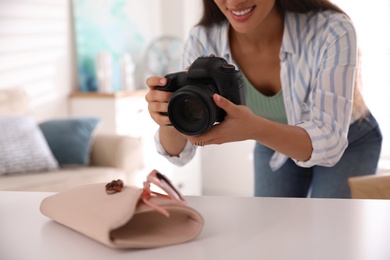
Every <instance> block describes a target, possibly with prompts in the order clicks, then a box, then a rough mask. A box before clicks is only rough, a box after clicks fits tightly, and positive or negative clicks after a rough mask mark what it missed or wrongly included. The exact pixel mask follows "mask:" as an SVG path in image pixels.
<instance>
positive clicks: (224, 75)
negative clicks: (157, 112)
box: [157, 55, 245, 136]
mask: <svg viewBox="0 0 390 260" xmlns="http://www.w3.org/2000/svg"><path fill="white" fill-rule="evenodd" d="M165 78H166V79H167V80H168V82H167V85H166V86H164V87H158V88H157V89H159V90H162V91H168V92H174V93H173V94H172V96H171V98H170V100H169V103H168V113H167V114H166V113H164V114H165V115H167V116H169V119H170V120H171V123H172V125H173V126H174V127H175V128H176V129H177V130H178V131H179V132H181V133H183V134H186V135H192V136H196V135H200V134H203V133H205V132H206V131H208V130H209V129H210V128H211V127H212V126H214V125H215V124H218V123H220V122H221V121H223V119H224V117H225V115H226V112H225V111H224V110H223V109H221V108H219V107H218V106H217V105H216V104H215V103H214V101H213V98H212V97H213V95H214V94H215V93H216V94H219V95H221V96H223V97H225V98H227V99H229V100H230V101H231V102H233V103H234V104H236V105H243V104H244V103H245V90H244V82H243V77H242V75H241V73H240V71H239V70H237V69H236V67H235V66H234V65H232V64H229V63H227V61H226V60H225V59H223V58H221V57H216V56H214V55H210V56H201V57H199V58H197V59H196V60H195V61H194V62H193V63H192V64H191V66H190V68H189V69H188V71H180V72H176V73H170V74H167V75H165Z"/></svg>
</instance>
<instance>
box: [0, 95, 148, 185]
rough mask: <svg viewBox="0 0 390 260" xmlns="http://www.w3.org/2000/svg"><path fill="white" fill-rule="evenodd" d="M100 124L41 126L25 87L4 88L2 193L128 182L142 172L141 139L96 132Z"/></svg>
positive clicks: (0, 102) (59, 121)
mask: <svg viewBox="0 0 390 260" xmlns="http://www.w3.org/2000/svg"><path fill="white" fill-rule="evenodd" d="M99 124H100V119H99V118H92V117H91V118H88V117H83V118H81V117H80V118H71V117H68V118H54V119H50V120H45V121H42V122H38V121H37V120H36V119H35V118H34V116H33V113H32V111H31V107H30V105H29V99H28V96H27V94H26V92H25V91H24V90H23V89H5V90H0V190H6V191H50V192H59V191H63V190H67V189H69V188H73V187H76V186H80V185H85V184H90V183H100V182H110V181H112V180H116V179H122V180H123V181H124V182H125V183H126V182H128V181H130V180H131V179H132V178H133V177H132V175H134V174H136V173H137V172H138V171H142V169H143V158H142V157H143V156H142V149H143V148H142V142H141V140H140V139H138V138H133V137H130V136H124V135H115V134H97V133H96V129H97V128H98V127H99ZM95 133H96V134H95Z"/></svg>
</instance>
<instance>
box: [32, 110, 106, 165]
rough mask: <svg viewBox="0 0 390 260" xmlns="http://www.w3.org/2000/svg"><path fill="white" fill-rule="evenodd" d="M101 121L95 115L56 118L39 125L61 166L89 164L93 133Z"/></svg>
mask: <svg viewBox="0 0 390 260" xmlns="http://www.w3.org/2000/svg"><path fill="white" fill-rule="evenodd" d="M99 121H100V119H98V118H94V117H80V118H66V119H55V120H49V121H46V122H43V123H41V124H39V127H40V128H41V130H42V132H43V135H44V136H45V138H46V140H47V142H48V144H49V147H50V149H51V151H52V152H53V154H54V156H55V158H56V159H57V161H58V163H59V164H60V165H61V166H63V165H88V164H89V158H90V151H91V145H92V134H93V132H94V130H95V128H96V126H97V125H98V123H99Z"/></svg>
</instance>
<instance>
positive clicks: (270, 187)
mask: <svg viewBox="0 0 390 260" xmlns="http://www.w3.org/2000/svg"><path fill="white" fill-rule="evenodd" d="M348 143H349V145H348V147H347V149H346V150H345V152H344V154H343V156H342V157H341V159H340V161H339V162H338V163H337V164H336V165H334V166H332V167H323V166H313V167H310V168H303V167H300V166H297V165H296V164H295V163H294V161H292V160H291V159H288V160H287V161H286V163H285V164H284V165H283V166H282V167H281V168H280V169H278V170H277V171H275V172H273V171H272V170H271V168H270V167H269V161H270V158H271V156H272V155H273V153H274V151H273V150H271V149H269V148H268V147H266V146H263V145H262V144H260V143H256V146H255V151H254V167H255V181H254V183H255V189H254V190H255V196H256V197H312V198H351V192H350V189H349V186H348V178H349V177H352V176H361V175H368V174H375V173H376V170H377V167H378V161H379V156H380V152H381V146H382V134H381V131H380V128H379V126H378V123H377V121H376V120H375V118H374V117H373V116H372V115H371V114H369V115H368V116H367V118H365V119H363V121H359V122H354V123H353V124H351V125H350V128H349V133H348Z"/></svg>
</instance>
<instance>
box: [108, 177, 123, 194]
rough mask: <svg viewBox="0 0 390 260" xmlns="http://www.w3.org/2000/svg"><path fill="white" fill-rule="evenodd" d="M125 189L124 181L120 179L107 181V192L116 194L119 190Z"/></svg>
mask: <svg viewBox="0 0 390 260" xmlns="http://www.w3.org/2000/svg"><path fill="white" fill-rule="evenodd" d="M122 189H123V181H122V180H120V179H118V180H113V181H112V182H110V183H107V185H106V192H107V194H114V193H117V192H121V191H122Z"/></svg>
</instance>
